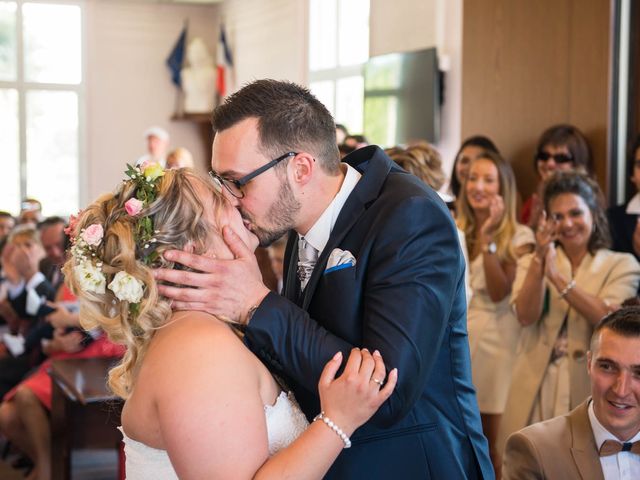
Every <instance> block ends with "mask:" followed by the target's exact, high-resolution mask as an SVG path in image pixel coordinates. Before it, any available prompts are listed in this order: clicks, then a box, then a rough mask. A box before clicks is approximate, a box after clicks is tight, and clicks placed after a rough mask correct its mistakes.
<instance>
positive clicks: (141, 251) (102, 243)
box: [64, 164, 397, 480]
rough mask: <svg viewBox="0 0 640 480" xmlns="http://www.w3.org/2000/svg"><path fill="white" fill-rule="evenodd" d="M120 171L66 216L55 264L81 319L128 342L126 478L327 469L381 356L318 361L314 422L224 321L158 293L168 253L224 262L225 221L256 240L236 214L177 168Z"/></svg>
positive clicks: (369, 396) (366, 406)
mask: <svg viewBox="0 0 640 480" xmlns="http://www.w3.org/2000/svg"><path fill="white" fill-rule="evenodd" d="M127 175H128V177H129V179H128V180H126V181H125V182H123V184H122V185H121V186H120V188H119V189H118V190H117V192H116V193H114V194H107V195H104V196H102V197H100V198H98V199H97V200H96V201H95V202H94V203H93V204H91V205H90V206H89V207H88V208H87V209H86V210H84V211H83V212H81V213H80V214H79V216H78V218H77V219H74V220H75V225H74V226H73V227H72V228H73V232H72V233H73V235H74V245H73V247H72V249H71V252H72V256H71V257H70V259H69V260H68V262H67V263H66V265H65V267H64V271H65V274H66V277H67V279H68V281H69V283H70V284H71V286H72V288H73V290H74V292H75V293H76V294H77V295H78V298H79V299H80V302H81V310H80V312H81V318H83V322H84V325H85V326H86V327H93V326H100V327H101V328H103V329H104V330H105V331H106V332H107V333H108V335H109V336H110V338H111V339H112V340H114V341H116V342H118V343H122V344H124V345H125V346H126V347H127V352H126V354H125V356H124V358H123V360H122V362H121V363H120V364H119V365H118V366H116V367H115V368H114V369H113V370H111V372H110V375H109V384H110V386H111V388H112V389H113V391H114V392H115V393H116V394H118V395H119V396H121V397H123V398H124V399H126V402H125V406H124V409H123V412H122V432H123V436H124V441H125V453H126V459H127V460H126V468H127V478H129V479H134V480H135V479H141V478H153V479H170V478H178V477H179V478H183V479H203V478H207V479H215V478H221V479H228V478H234V479H236V478H237V479H244V478H278V479H280V478H295V479H311V478H322V476H323V475H324V474H325V473H326V471H327V470H328V469H329V467H330V466H331V464H332V463H333V461H334V460H335V459H336V457H337V456H338V455H339V454H340V452H341V450H342V448H348V447H349V446H350V440H349V436H350V435H351V434H352V433H353V432H354V430H355V429H356V428H357V427H359V426H360V425H362V424H363V423H364V422H365V421H366V420H368V419H369V418H370V417H371V416H372V415H373V413H374V412H375V411H376V410H377V408H378V407H379V406H380V405H381V404H382V403H383V402H384V401H385V400H386V399H387V398H388V397H389V396H390V394H391V393H392V391H393V389H394V387H395V384H396V381H397V370H396V369H394V370H392V371H391V372H390V373H389V375H388V377H386V371H385V366H384V363H383V361H382V358H381V356H380V354H379V353H378V352H377V351H376V352H372V353H370V352H368V351H367V350H365V349H363V350H359V349H354V350H353V351H352V352H351V354H350V355H349V358H348V359H347V362H346V365H345V366H344V371H343V373H342V374H341V375H340V376H339V377H337V378H336V373H337V372H338V370H339V368H340V367H341V365H342V363H343V360H344V359H343V358H342V355H341V353H340V352H338V353H337V354H336V355H335V356H334V357H333V358H332V359H327V360H328V362H327V364H326V367H325V369H324V371H323V373H322V376H321V378H320V381H319V385H318V388H319V392H320V399H321V406H322V412H318V413H319V415H318V417H316V419H315V420H314V421H313V422H312V423H311V424H310V425H309V424H308V423H307V420H306V418H305V417H304V415H303V414H302V412H301V410H300V409H299V407H298V406H297V404H296V402H295V400H294V399H293V397H292V395H291V394H288V393H287V391H286V390H285V389H283V387H282V386H281V385H280V384H279V383H278V381H277V380H276V379H275V378H274V377H273V376H272V375H271V374H270V373H269V371H268V370H267V368H266V367H265V366H264V365H263V364H262V363H261V362H260V361H259V360H258V358H257V357H255V356H254V355H253V354H252V353H251V352H250V351H249V349H247V348H246V347H245V346H244V344H243V342H242V338H241V334H240V333H239V332H238V330H237V329H235V328H234V326H233V325H232V324H231V323H230V322H229V321H228V320H227V319H224V318H216V317H213V316H211V315H209V314H206V313H202V312H195V311H178V312H172V311H171V307H170V304H169V302H168V300H166V299H164V298H162V297H160V296H159V295H158V292H157V285H156V282H155V280H154V277H153V273H152V269H153V268H157V267H160V266H162V267H165V268H166V267H169V268H170V267H172V266H173V265H172V264H169V263H167V262H166V261H165V260H163V257H162V253H163V252H164V251H165V250H168V249H174V248H179V249H184V250H187V251H190V252H194V253H201V254H205V255H209V256H212V257H213V256H215V257H218V258H233V255H232V253H231V252H230V251H229V250H228V248H227V247H226V244H225V243H224V241H223V240H222V238H221V230H222V228H223V227H224V226H226V225H228V226H230V227H231V228H232V229H233V230H234V231H235V232H238V233H239V235H240V236H241V238H242V240H243V241H244V242H245V243H246V245H247V246H248V247H250V248H252V249H255V247H256V246H257V244H258V241H257V238H256V237H255V236H254V235H253V234H252V233H251V232H249V231H248V230H247V229H246V228H244V225H243V223H242V220H241V218H240V214H239V213H238V211H237V210H236V209H235V208H233V207H232V206H231V205H229V204H227V203H226V201H225V200H224V198H223V196H222V194H221V192H219V191H217V190H216V189H215V187H214V186H213V184H211V183H210V182H209V181H208V180H204V179H202V178H201V177H199V176H198V175H197V174H195V173H193V172H191V171H189V170H186V169H181V170H170V171H163V170H162V168H161V167H160V166H159V165H157V164H147V165H141V166H140V167H129V169H128V170H127ZM176 268H177V266H176ZM238 288H242V285H238ZM283 341H286V339H283ZM385 377H386V378H385ZM384 380H386V383H385V384H384V386H382V384H383V381H384Z"/></svg>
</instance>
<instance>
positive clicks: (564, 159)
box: [520, 125, 593, 230]
mask: <svg viewBox="0 0 640 480" xmlns="http://www.w3.org/2000/svg"><path fill="white" fill-rule="evenodd" d="M533 167H534V169H535V171H536V173H537V174H538V177H539V179H540V180H539V182H538V186H537V188H536V193H534V194H533V195H531V197H529V198H528V199H527V200H526V201H525V202H524V204H523V205H522V211H521V212H520V221H521V222H522V223H524V224H525V225H529V226H530V227H531V228H533V229H534V230H535V228H536V226H537V224H538V220H539V218H540V213H541V211H542V199H541V197H542V195H541V191H542V189H543V188H544V182H546V181H547V180H548V179H549V178H550V177H551V176H552V175H553V173H554V172H556V171H563V172H566V171H571V170H577V171H579V172H583V173H587V174H591V172H592V170H593V160H592V157H591V150H590V148H589V144H588V143H587V139H586V138H585V136H584V135H583V134H582V132H581V131H580V130H578V128H577V127H574V126H573V125H554V126H553V127H549V128H548V129H547V130H545V131H544V132H543V133H542V135H541V136H540V139H539V140H538V145H537V147H536V154H535V157H534V159H533Z"/></svg>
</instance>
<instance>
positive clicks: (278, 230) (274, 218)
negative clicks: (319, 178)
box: [240, 179, 300, 247]
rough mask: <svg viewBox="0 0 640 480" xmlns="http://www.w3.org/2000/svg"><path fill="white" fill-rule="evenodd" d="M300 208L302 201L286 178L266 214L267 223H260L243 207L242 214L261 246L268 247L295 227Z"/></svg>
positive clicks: (265, 221)
mask: <svg viewBox="0 0 640 480" xmlns="http://www.w3.org/2000/svg"><path fill="white" fill-rule="evenodd" d="M299 210H300V202H299V201H298V200H296V198H295V197H294V195H293V191H292V190H291V186H290V185H289V181H288V180H286V179H285V180H283V181H281V182H280V189H279V190H278V196H277V197H276V199H275V201H274V202H273V204H272V205H271V207H269V210H267V213H266V214H265V218H264V224H266V225H264V224H259V223H258V222H257V221H256V219H255V217H253V215H251V214H249V213H248V212H246V211H245V210H243V209H242V208H240V215H242V218H244V219H246V220H248V221H249V222H250V223H251V226H252V230H251V231H252V232H253V233H254V234H255V235H256V237H258V240H259V241H260V246H261V247H268V246H269V245H271V244H272V243H273V242H275V241H276V240H277V239H279V238H280V237H282V236H283V235H284V234H285V233H287V232H288V231H289V230H291V229H292V228H293V227H294V225H295V223H294V218H295V215H296V214H297V213H298V211H299ZM261 223H262V222H261Z"/></svg>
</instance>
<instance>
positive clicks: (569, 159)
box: [536, 150, 574, 164]
mask: <svg viewBox="0 0 640 480" xmlns="http://www.w3.org/2000/svg"><path fill="white" fill-rule="evenodd" d="M544 157H546V158H544ZM557 157H564V158H566V159H567V160H563V161H560V162H559V161H558V160H557ZM552 158H553V161H554V162H555V163H559V164H565V163H574V159H573V156H572V155H571V154H567V153H553V154H552V153H549V152H545V151H544V150H543V151H540V152H538V153H537V154H536V161H538V162H548V161H549V160H550V159H552Z"/></svg>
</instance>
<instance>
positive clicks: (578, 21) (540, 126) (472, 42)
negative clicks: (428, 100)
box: [462, 0, 610, 198]
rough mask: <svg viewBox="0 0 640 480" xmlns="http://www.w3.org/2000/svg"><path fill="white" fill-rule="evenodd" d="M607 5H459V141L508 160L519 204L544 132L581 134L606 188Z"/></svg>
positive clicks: (516, 1) (563, 0) (574, 1)
mask: <svg viewBox="0 0 640 480" xmlns="http://www.w3.org/2000/svg"><path fill="white" fill-rule="evenodd" d="M609 9H610V4H609V1H608V0H535V1H528V0H465V2H464V20H463V49H462V52H463V53H462V73H463V75H462V77H463V80H462V137H463V138H466V137H467V136H470V135H474V134H485V135H488V136H489V137H491V138H492V139H494V140H495V142H496V144H497V145H498V148H499V149H500V150H501V152H502V153H503V155H504V156H505V157H506V158H507V159H509V160H510V161H511V162H512V164H513V166H514V170H515V172H516V176H517V178H518V186H519V189H520V192H521V194H522V196H523V198H527V197H528V196H529V195H530V194H531V192H532V191H533V189H534V188H535V185H536V183H537V177H536V175H535V173H534V170H533V161H532V158H533V155H534V148H535V144H536V142H537V139H538V137H539V135H540V134H541V133H542V131H543V130H544V129H545V128H547V127H548V126H550V125H553V124H556V123H565V122H568V123H573V124H575V125H576V126H578V127H579V128H580V129H581V130H583V131H584V133H585V134H586V135H587V137H588V139H589V142H590V144H591V146H592V148H593V151H594V157H595V160H596V174H597V176H598V179H599V181H600V183H601V184H602V185H603V186H604V185H605V184H606V178H605V175H606V129H607V116H608V110H607V109H608V100H607V99H608V94H609V92H608V62H609V60H608V59H609V17H610V11H609Z"/></svg>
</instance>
